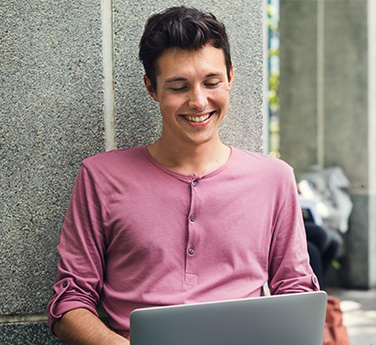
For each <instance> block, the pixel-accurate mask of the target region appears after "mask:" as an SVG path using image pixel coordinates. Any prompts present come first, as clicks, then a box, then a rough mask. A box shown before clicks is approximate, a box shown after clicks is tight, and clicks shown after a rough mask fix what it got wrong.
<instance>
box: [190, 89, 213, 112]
mask: <svg viewBox="0 0 376 345" xmlns="http://www.w3.org/2000/svg"><path fill="white" fill-rule="evenodd" d="M188 104H189V107H190V108H191V109H195V110H197V111H202V110H203V109H204V108H205V107H206V106H207V104H208V99H207V95H206V92H205V90H203V89H202V88H201V87H200V86H195V87H194V88H193V89H192V90H191V92H190V93H189V101H188Z"/></svg>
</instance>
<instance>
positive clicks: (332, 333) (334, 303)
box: [323, 296, 350, 345]
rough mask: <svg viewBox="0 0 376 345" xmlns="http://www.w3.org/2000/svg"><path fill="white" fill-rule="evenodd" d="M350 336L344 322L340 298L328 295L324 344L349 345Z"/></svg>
mask: <svg viewBox="0 0 376 345" xmlns="http://www.w3.org/2000/svg"><path fill="white" fill-rule="evenodd" d="M349 344H350V343H349V336H348V335H347V330H346V327H345V326H344V324H343V323H342V310H341V307H340V300H339V299H337V298H335V297H332V296H328V303H327V308H326V318H325V328H324V344H323V345H349Z"/></svg>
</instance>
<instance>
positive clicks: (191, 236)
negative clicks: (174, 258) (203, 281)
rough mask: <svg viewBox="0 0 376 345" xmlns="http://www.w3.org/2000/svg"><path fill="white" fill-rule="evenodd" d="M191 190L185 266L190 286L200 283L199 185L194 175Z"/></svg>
mask: <svg viewBox="0 0 376 345" xmlns="http://www.w3.org/2000/svg"><path fill="white" fill-rule="evenodd" d="M189 184H190V191H191V200H190V208H189V213H188V216H187V218H188V219H187V220H188V224H187V225H188V229H187V230H188V238H187V243H186V257H185V260H186V266H185V281H186V284H187V285H188V286H195V285H197V284H198V275H197V273H198V272H197V267H196V264H197V261H196V259H195V257H196V255H197V251H196V248H195V244H196V241H197V236H198V235H199V234H198V233H197V226H196V224H195V222H196V221H197V215H196V203H197V193H198V190H197V186H198V184H199V183H198V179H197V178H196V177H194V179H192V180H191V181H190V183H189Z"/></svg>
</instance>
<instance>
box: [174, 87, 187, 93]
mask: <svg viewBox="0 0 376 345" xmlns="http://www.w3.org/2000/svg"><path fill="white" fill-rule="evenodd" d="M187 88H188V87H187V86H182V87H171V88H170V90H172V91H174V92H182V91H185V90H186V89H187Z"/></svg>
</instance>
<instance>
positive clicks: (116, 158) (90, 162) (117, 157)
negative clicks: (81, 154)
mask: <svg viewBox="0 0 376 345" xmlns="http://www.w3.org/2000/svg"><path fill="white" fill-rule="evenodd" d="M143 157H144V154H143V148H142V147H131V148H126V149H115V150H111V151H106V152H101V153H99V154H97V155H95V156H91V157H89V158H86V159H85V160H84V161H83V162H82V165H83V166H84V167H85V168H87V169H89V170H92V169H100V168H113V167H115V166H124V165H125V166H128V165H129V164H134V163H136V162H137V161H138V160H140V159H143Z"/></svg>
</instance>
